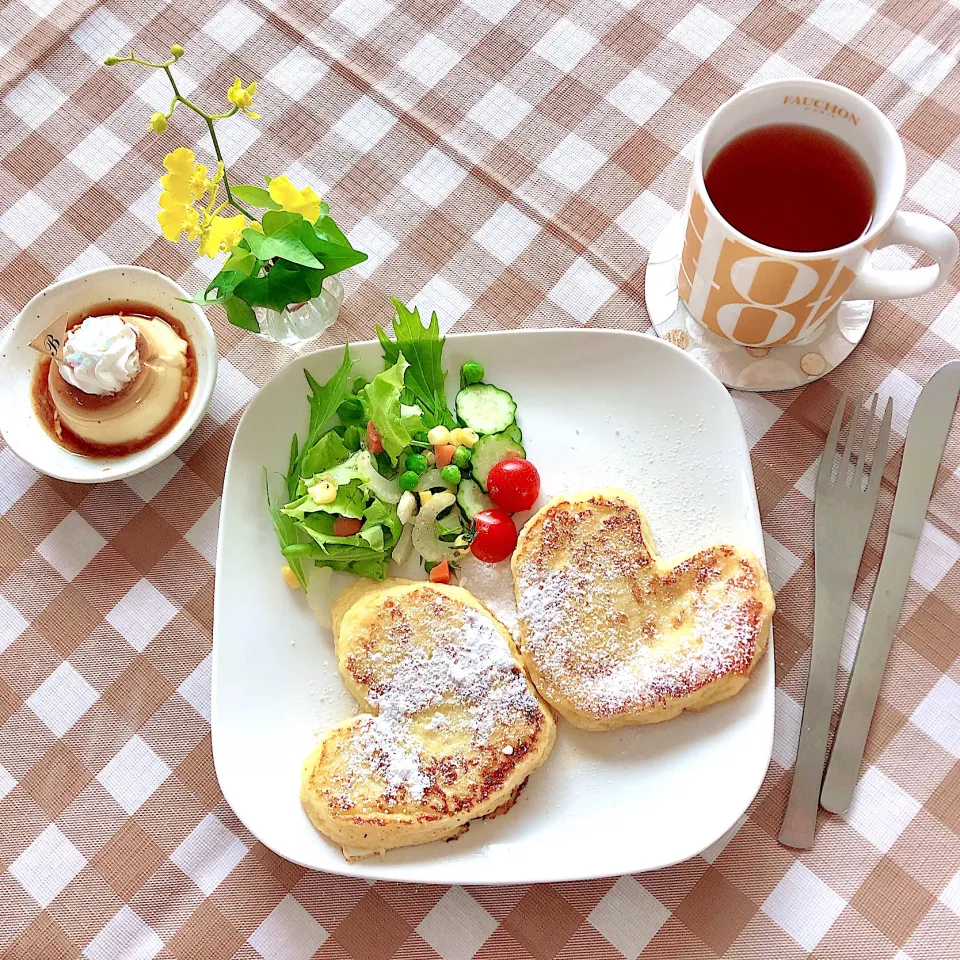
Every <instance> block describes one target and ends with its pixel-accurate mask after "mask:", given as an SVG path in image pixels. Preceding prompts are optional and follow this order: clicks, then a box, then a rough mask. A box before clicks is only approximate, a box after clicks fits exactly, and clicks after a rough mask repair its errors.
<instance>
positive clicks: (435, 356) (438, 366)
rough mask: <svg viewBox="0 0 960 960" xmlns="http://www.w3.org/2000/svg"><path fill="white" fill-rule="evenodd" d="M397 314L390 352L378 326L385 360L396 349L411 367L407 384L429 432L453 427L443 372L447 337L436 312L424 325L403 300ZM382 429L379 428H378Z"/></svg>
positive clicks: (387, 360)
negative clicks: (439, 426) (433, 429)
mask: <svg viewBox="0 0 960 960" xmlns="http://www.w3.org/2000/svg"><path fill="white" fill-rule="evenodd" d="M393 305H394V308H395V309H396V314H395V316H394V318H393V334H394V338H395V340H396V344H395V347H394V348H392V349H390V350H389V352H388V348H387V346H386V344H388V343H389V342H390V340H389V337H388V336H387V334H386V333H385V332H384V331H383V330H382V329H380V327H377V338H378V339H379V340H380V343H381V345H383V347H384V359H385V361H386V362H389V358H390V357H391V356H392V355H393V352H394V350H396V351H398V352H399V353H400V354H402V355H403V357H404V358H405V359H406V361H407V362H408V363H409V364H410V369H409V370H407V373H406V378H405V383H406V386H407V389H408V390H409V391H410V393H411V395H412V399H413V402H414V403H416V404H418V405H419V407H420V408H421V409H422V410H423V423H424V426H426V427H427V428H428V429H429V428H430V427H435V426H437V424H443V425H444V426H445V427H449V428H452V427H454V426H456V422H457V421H456V418H455V417H454V416H453V414H452V413H451V411H450V408H449V407H448V406H447V399H446V395H445V393H444V382H445V380H446V376H447V375H446V373H445V372H444V370H443V344H444V338H443V337H441V336H440V324H439V322H438V320H437V315H436V313H434V314H432V315H431V317H430V322H429V323H428V324H427V325H426V326H424V325H423V323H422V322H421V321H420V312H419V311H418V310H417V309H416V308H414V309H413V310H412V311H411V310H409V309H408V308H407V307H406V305H405V304H403V303H401V302H400V301H399V300H396V299H395V300H394V301H393ZM378 429H379V428H378Z"/></svg>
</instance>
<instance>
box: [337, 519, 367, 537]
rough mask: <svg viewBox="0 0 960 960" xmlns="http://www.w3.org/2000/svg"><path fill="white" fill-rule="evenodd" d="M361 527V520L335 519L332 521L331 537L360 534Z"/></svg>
mask: <svg viewBox="0 0 960 960" xmlns="http://www.w3.org/2000/svg"><path fill="white" fill-rule="evenodd" d="M362 526H363V521H362V520H354V519H353V517H337V519H336V520H334V521H333V535H334V536H335V537H352V536H353V535H354V534H357V533H359V532H360V528H361V527H362Z"/></svg>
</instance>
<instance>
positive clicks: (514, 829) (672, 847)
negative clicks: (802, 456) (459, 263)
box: [212, 330, 774, 883]
mask: <svg viewBox="0 0 960 960" xmlns="http://www.w3.org/2000/svg"><path fill="white" fill-rule="evenodd" d="M351 353H352V354H353V355H355V356H356V357H357V358H358V359H359V363H358V364H357V366H356V368H355V372H357V373H362V374H365V375H368V376H372V375H373V374H374V373H375V372H377V371H378V370H379V369H381V363H382V361H381V356H380V348H379V346H378V345H377V344H375V343H368V344H357V345H354V346H352V347H351ZM341 357H342V348H339V347H337V348H331V349H329V350H323V351H320V352H318V353H314V354H312V355H309V356H304V357H299V358H297V359H294V360H292V361H291V362H290V363H289V364H288V365H287V366H286V367H285V368H284V369H283V370H282V371H281V372H280V373H279V374H277V376H275V377H274V378H273V379H272V380H271V381H270V383H268V384H267V385H266V386H265V387H264V388H263V390H261V391H260V393H259V394H258V395H257V396H256V397H254V399H253V400H252V401H251V403H250V406H249V407H248V408H247V411H246V413H245V414H244V415H243V419H242V420H241V421H240V425H239V427H238V428H237V433H236V436H235V438H234V441H233V447H232V449H231V451H230V459H229V461H228V463H227V472H226V480H225V484H224V491H223V506H222V509H221V515H220V543H219V550H218V555H217V556H218V561H217V586H216V603H215V614H214V640H213V706H212V710H213V715H212V726H213V754H214V761H215V764H216V770H217V776H218V777H219V779H220V785H221V787H222V788H223V793H224V796H225V797H226V799H227V801H228V802H229V803H230V805H231V806H232V807H233V809H234V810H235V811H236V813H237V816H239V817H240V819H241V820H242V821H243V822H244V823H245V824H246V826H247V827H248V828H249V830H250V831H251V832H252V833H253V834H255V835H256V836H257V837H258V838H259V839H260V840H261V841H262V842H263V843H265V844H266V845H267V846H268V847H270V848H271V849H272V850H275V851H276V852H277V853H278V854H280V855H281V856H283V857H286V858H287V859H289V860H293V861H295V862H297V863H301V864H304V865H305V866H308V867H313V868H316V869H318V870H327V871H330V872H332V873H342V874H350V875H354V876H363V877H370V878H377V879H388V880H405V881H411V882H417V883H539V882H548V881H562V880H575V879H581V878H586V877H597V876H614V875H617V874H624V873H637V872H640V871H643V870H652V869H655V868H657V867H662V866H665V865H667V864H670V863H676V862H678V861H680V860H684V859H686V858H688V857H691V856H693V855H694V854H696V853H699V852H700V851H701V850H704V849H705V848H706V847H708V846H709V845H710V844H712V843H713V842H714V841H716V840H717V839H718V838H720V837H721V836H722V835H723V834H724V833H726V832H727V831H728V830H729V829H730V828H731V827H732V826H733V825H734V823H736V821H737V819H738V818H739V817H740V816H741V814H742V813H743V812H744V811H745V810H746V808H747V807H748V806H749V804H750V802H751V801H752V800H753V798H754V796H755V795H756V793H757V791H758V790H759V788H760V784H761V782H762V780H763V776H764V773H765V772H766V769H767V764H768V763H769V760H770V754H771V749H772V745H773V702H774V672H773V650H772V645H771V649H770V650H769V651H768V652H767V653H766V655H765V657H764V659H763V661H762V662H761V663H760V664H759V665H758V667H757V669H756V671H755V673H754V676H753V679H752V680H751V682H750V683H749V684H747V686H746V688H745V689H744V690H743V692H742V693H740V694H739V695H738V696H736V697H734V698H733V699H731V700H727V701H725V702H724V703H721V704H718V705H716V706H714V707H711V708H709V709H708V710H706V711H704V712H703V713H700V714H695V713H685V714H683V715H682V716H681V717H679V718H678V719H676V720H671V721H669V722H668V723H662V724H656V725H653V726H647V727H633V728H627V729H624V730H619V731H613V732H602V733H592V732H588V731H585V730H577V729H575V728H574V727H572V726H570V724H568V723H566V722H564V721H561V723H560V726H559V730H558V736H557V745H556V748H555V749H554V751H553V753H552V755H551V756H550V758H549V759H548V760H547V762H546V763H545V764H544V766H543V767H542V768H541V769H539V770H538V771H537V772H536V773H534V774H533V776H532V777H531V778H530V782H529V784H528V786H527V789H526V790H525V791H524V792H523V794H522V795H521V797H520V800H519V802H518V803H517V805H516V807H515V808H514V809H513V810H511V811H510V812H509V813H508V814H506V815H505V816H502V817H498V818H496V819H495V820H491V821H481V822H478V823H474V824H472V825H471V827H470V830H469V832H468V833H467V834H466V835H465V836H463V837H461V838H460V839H459V840H457V841H455V842H453V843H434V844H427V845H425V846H419V847H409V848H407V849H405V850H395V851H392V852H390V853H388V854H387V856H386V857H385V858H383V859H380V858H371V859H367V860H361V861H359V862H357V863H347V862H346V861H345V860H344V859H343V856H342V854H341V852H340V850H339V848H337V847H335V846H334V845H333V844H332V843H330V842H329V841H328V840H327V839H326V838H325V837H323V836H321V835H320V834H319V833H317V832H316V831H315V830H314V829H313V827H312V826H311V824H310V822H309V820H307V817H306V815H305V814H304V812H303V810H302V809H301V807H300V800H299V787H300V766H301V763H302V762H303V760H304V758H305V757H306V755H307V753H308V752H309V751H310V749H311V748H312V747H313V745H314V743H315V742H316V740H317V738H318V736H319V735H320V734H322V732H323V731H324V730H325V729H326V728H327V727H328V726H330V725H331V724H333V723H335V722H336V721H339V720H341V719H343V718H344V717H347V716H349V715H351V714H352V713H354V712H356V705H355V703H354V701H353V699H352V698H351V697H350V696H349V695H348V694H347V692H346V691H345V690H344V688H343V685H342V683H341V681H340V677H339V673H338V672H337V666H336V658H335V656H334V653H333V640H332V637H331V635H330V632H329V631H327V630H325V629H323V628H322V627H320V626H319V625H318V623H317V621H316V620H315V618H314V616H313V614H312V613H311V612H310V610H309V609H308V607H307V604H306V602H305V600H304V595H303V593H302V592H301V591H292V590H290V589H289V588H288V587H287V585H286V583H285V582H284V580H283V578H282V577H281V576H280V567H281V563H282V561H281V557H280V554H279V552H278V549H277V544H276V540H275V537H274V532H273V527H272V526H271V523H270V518H269V516H268V513H267V509H266V504H265V502H264V473H263V470H264V466H265V465H266V466H267V467H269V468H270V469H271V470H278V471H282V470H283V469H284V468H285V467H286V462H287V455H288V451H289V444H290V436H291V434H292V433H293V431H294V430H298V431H300V433H301V436H302V434H303V431H304V430H305V428H306V423H307V410H308V406H307V389H306V383H305V381H304V377H303V374H302V372H301V371H302V370H303V368H304V367H307V368H309V370H310V371H311V373H313V374H314V376H316V377H317V379H318V380H320V381H321V382H323V381H324V380H326V379H327V378H329V377H330V375H331V374H332V373H333V371H334V369H335V368H336V367H337V365H338V364H339V362H340V359H341ZM444 357H445V366H446V369H447V370H449V371H452V374H451V376H450V377H448V381H451V380H452V381H455V379H456V371H457V370H458V369H459V367H460V364H461V363H462V362H463V361H465V360H468V359H472V360H476V361H478V362H480V363H482V364H483V366H484V367H485V368H486V371H487V379H488V380H489V381H490V382H492V383H496V384H497V385H499V386H501V387H503V388H504V389H506V390H509V391H510V392H511V393H512V394H513V396H514V398H515V399H516V401H517V404H518V421H519V423H520V425H521V427H522V428H523V436H524V444H525V446H526V449H527V455H528V456H529V457H530V459H531V460H532V461H533V462H534V463H535V464H536V465H537V468H538V469H539V471H540V474H541V478H542V487H543V490H542V498H543V499H547V498H549V497H551V496H554V495H556V494H558V493H561V492H574V491H577V490H583V489H589V488H592V487H597V486H603V485H611V484H612V485H616V486H620V487H624V488H626V489H628V490H630V491H632V492H633V493H635V494H636V496H637V498H638V500H639V501H640V503H641V504H642V505H643V507H644V508H645V510H646V512H647V515H648V516H649V518H650V522H651V525H652V527H653V531H654V534H655V536H656V539H657V544H658V547H659V550H660V552H661V554H663V555H668V556H669V555H675V554H678V553H681V552H685V551H692V550H694V549H697V548H700V547H704V546H707V545H708V544H710V543H714V542H721V541H727V542H734V543H739V544H741V545H743V546H745V547H748V548H750V549H751V550H753V551H754V552H755V553H757V555H759V556H761V557H762V556H763V537H762V533H761V529H760V516H759V513H758V510H757V498H756V492H755V488H754V482H753V475H752V472H751V469H750V457H749V453H748V451H747V445H746V440H745V438H744V434H743V428H742V427H741V425H740V420H739V417H738V416H737V412H736V409H735V407H734V405H733V401H732V400H731V399H730V396H729V394H728V393H727V391H726V390H725V389H724V388H723V386H722V385H721V384H720V381H719V380H717V379H716V378H715V377H713V376H712V375H711V374H709V373H707V372H706V371H705V370H704V369H703V368H702V367H700V366H699V365H698V364H697V363H696V362H695V361H694V360H692V359H691V358H690V357H688V356H687V355H686V354H684V353H683V352H682V351H680V350H677V349H676V348H675V347H673V346H671V345H669V344H667V343H665V342H664V341H662V340H657V339H655V338H652V337H647V336H641V335H638V334H631V333H625V332H619V331H608V330H589V331H577V330H542V331H537V330H531V331H519V332H511V333H494V334H471V335H466V336H452V337H449V338H448V339H447V344H446V348H445V350H444ZM448 386H449V388H450V391H452V390H453V389H454V387H455V383H449V382H448ZM448 392H449V391H448Z"/></svg>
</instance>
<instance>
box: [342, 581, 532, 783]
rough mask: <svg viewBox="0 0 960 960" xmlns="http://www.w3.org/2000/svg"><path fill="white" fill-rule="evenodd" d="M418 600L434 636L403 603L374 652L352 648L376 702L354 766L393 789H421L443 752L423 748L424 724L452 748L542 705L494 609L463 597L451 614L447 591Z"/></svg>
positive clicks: (352, 666) (486, 736)
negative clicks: (413, 622) (488, 611)
mask: <svg viewBox="0 0 960 960" xmlns="http://www.w3.org/2000/svg"><path fill="white" fill-rule="evenodd" d="M425 593H426V591H425ZM414 602H416V603H417V604H418V609H417V611H416V613H417V617H418V619H419V620H420V621H421V622H422V621H423V619H424V615H425V614H426V615H427V616H430V615H431V614H432V617H433V622H434V623H436V628H435V630H434V631H433V633H432V636H430V637H428V638H424V637H423V636H422V635H421V634H417V633H415V632H414V631H413V630H411V627H410V623H409V621H408V620H407V619H406V617H405V616H404V614H405V612H406V608H405V607H401V608H398V609H399V611H400V614H399V615H398V616H395V617H394V618H393V619H392V620H391V621H390V622H389V625H388V627H387V628H386V637H385V642H380V643H378V644H377V645H376V646H375V648H374V650H373V652H372V653H368V652H366V651H364V650H362V649H360V650H358V651H357V652H355V653H353V654H351V655H350V656H349V657H348V658H347V667H348V669H349V670H351V672H353V673H354V674H355V675H366V676H369V677H371V678H372V679H371V681H370V684H369V692H368V694H367V699H368V701H369V703H370V705H371V707H372V708H373V709H374V710H375V711H376V716H373V717H369V718H363V720H362V733H361V734H360V736H358V737H356V738H355V739H353V740H351V741H350V746H349V749H350V751H351V754H352V755H351V757H350V768H351V769H352V770H353V771H354V772H355V773H356V774H358V775H361V776H364V777H367V776H369V775H370V774H372V773H375V774H376V775H377V777H378V778H382V779H383V780H384V781H386V784H387V788H386V790H385V796H386V798H387V799H396V798H397V797H398V796H399V795H400V794H401V791H403V793H404V795H405V796H406V797H408V798H410V799H413V800H420V799H422V797H423V795H424V792H425V790H426V789H427V787H428V786H429V784H430V782H431V779H432V773H433V772H434V771H433V770H432V764H433V763H434V762H435V761H436V759H437V758H436V757H434V756H429V755H425V753H424V749H423V740H422V734H423V733H424V732H429V733H433V734H437V733H439V734H440V735H441V736H442V738H443V743H444V744H445V745H447V744H449V745H450V750H451V751H453V750H455V748H456V745H457V744H463V745H465V746H466V745H469V746H470V747H471V748H476V747H483V746H486V745H489V744H490V743H491V741H493V740H495V738H496V737H497V735H498V734H499V736H501V737H503V736H504V735H505V733H506V730H507V728H508V726H509V725H511V724H514V723H517V722H520V721H524V720H529V719H532V718H534V717H535V716H536V714H537V712H538V711H539V710H540V707H539V704H538V703H537V701H536V700H535V699H534V697H533V696H532V695H531V694H530V692H529V690H528V688H527V685H526V681H525V678H524V674H523V673H522V671H521V670H520V668H519V665H518V664H517V662H516V660H515V659H514V657H513V654H512V653H511V652H510V648H509V646H508V645H507V642H506V640H505V639H504V637H503V636H502V634H501V633H500V632H499V631H498V629H497V628H496V625H495V624H494V622H493V621H492V620H491V619H490V618H489V617H488V616H487V615H485V614H484V613H481V612H480V611H477V610H474V609H473V608H470V607H467V606H462V607H461V606H459V605H457V607H455V608H453V609H454V610H459V611H461V614H460V616H456V615H454V616H451V604H450V601H449V599H447V598H443V602H442V603H441V600H440V599H439V598H437V597H436V596H435V595H433V596H431V595H428V596H427V597H426V599H425V598H423V597H420V596H418V598H417V600H416V601H414ZM424 604H426V607H427V609H426V610H424ZM431 608H432V609H431ZM418 734H420V736H418Z"/></svg>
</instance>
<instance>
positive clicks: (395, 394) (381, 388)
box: [360, 357, 423, 465]
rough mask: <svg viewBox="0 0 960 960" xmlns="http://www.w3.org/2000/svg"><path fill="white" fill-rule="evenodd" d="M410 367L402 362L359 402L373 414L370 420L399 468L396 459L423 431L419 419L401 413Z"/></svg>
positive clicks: (371, 386) (367, 388)
mask: <svg viewBox="0 0 960 960" xmlns="http://www.w3.org/2000/svg"><path fill="white" fill-rule="evenodd" d="M409 368H410V364H409V363H407V361H406V360H405V359H404V358H403V357H400V359H399V360H398V361H397V362H396V363H395V364H394V365H393V366H392V367H389V368H388V369H386V370H385V371H384V372H383V373H380V374H377V376H375V377H374V378H373V380H371V381H370V383H368V384H367V385H366V386H365V387H364V388H363V390H361V391H360V399H361V401H362V403H363V405H364V407H366V409H367V410H368V411H369V413H370V419H371V420H372V421H373V425H374V426H375V427H376V428H377V432H378V433H379V434H380V436H381V438H382V440H383V449H384V450H385V451H386V453H387V455H388V456H389V457H390V462H391V463H392V464H394V465H396V462H397V458H398V457H399V456H400V454H401V453H402V452H403V450H404V449H405V448H406V447H408V446H410V441H411V440H412V439H413V434H414V433H416V432H417V431H418V430H420V429H422V428H423V421H422V420H421V419H420V418H419V417H417V416H410V415H409V414H408V415H407V416H403V415H402V414H401V410H400V394H401V393H402V392H403V384H404V374H405V373H406V372H407V370H408V369H409Z"/></svg>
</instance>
